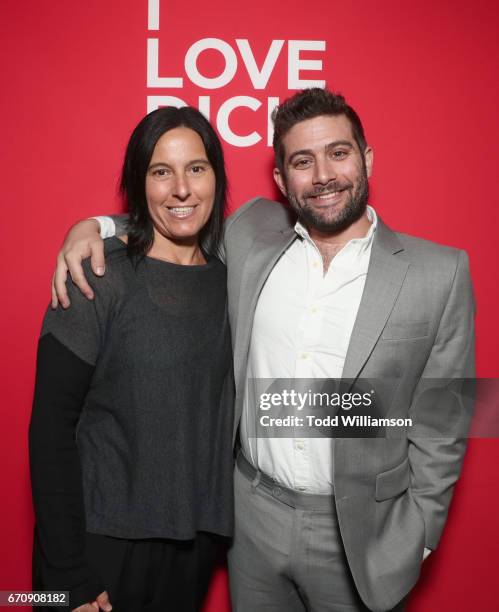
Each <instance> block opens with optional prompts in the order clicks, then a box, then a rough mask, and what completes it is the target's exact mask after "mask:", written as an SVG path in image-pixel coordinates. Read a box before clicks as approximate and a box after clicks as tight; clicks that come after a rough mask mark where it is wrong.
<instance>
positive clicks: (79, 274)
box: [66, 253, 94, 302]
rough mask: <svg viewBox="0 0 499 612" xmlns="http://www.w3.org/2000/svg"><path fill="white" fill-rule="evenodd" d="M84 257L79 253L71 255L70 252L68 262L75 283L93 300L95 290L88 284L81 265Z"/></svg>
mask: <svg viewBox="0 0 499 612" xmlns="http://www.w3.org/2000/svg"><path fill="white" fill-rule="evenodd" d="M82 259H83V258H82V257H81V256H79V255H71V254H69V253H68V255H66V263H67V266H68V270H69V273H70V274H71V279H72V281H73V283H74V284H75V285H76V286H77V287H78V289H79V290H80V291H81V292H82V293H83V295H84V296H85V297H86V298H88V299H89V300H92V299H93V297H94V292H93V291H92V287H90V285H89V284H88V282H87V279H86V277H85V273H84V272H83V267H82V265H81V262H82ZM68 302H69V300H68Z"/></svg>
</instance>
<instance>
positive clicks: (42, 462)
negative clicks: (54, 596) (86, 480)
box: [29, 333, 105, 608]
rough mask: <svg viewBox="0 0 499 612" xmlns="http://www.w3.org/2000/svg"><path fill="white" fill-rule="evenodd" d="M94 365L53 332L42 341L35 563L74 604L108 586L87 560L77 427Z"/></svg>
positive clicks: (34, 442)
mask: <svg viewBox="0 0 499 612" xmlns="http://www.w3.org/2000/svg"><path fill="white" fill-rule="evenodd" d="M93 371H94V367H93V366H91V365H89V364H88V363H85V362H84V361H83V360H82V359H80V358H79V357H78V356H77V355H75V354H74V353H73V352H71V351H70V350H69V349H67V348H66V347H65V346H64V345H63V344H61V342H59V341H58V340H57V339H56V338H55V337H54V336H53V335H52V334H50V333H49V334H46V335H44V336H42V338H41V339H40V342H39V345H38V359H37V373H36V386H35V397H34V402H33V412H32V415H31V423H30V428H29V451H30V469H31V483H32V491H33V504H34V509H35V516H36V535H35V537H36V539H37V542H36V544H37V546H36V548H37V549H38V550H37V555H36V556H37V558H36V559H35V566H36V570H37V573H38V575H39V579H40V582H41V584H40V585H37V586H39V588H43V589H47V590H54V591H56V590H62V591H70V606H71V608H76V607H78V606H80V605H82V604H84V603H87V602H90V601H94V600H95V599H96V598H97V596H98V595H99V594H100V593H102V592H103V591H104V590H105V588H104V585H103V584H102V583H101V582H100V580H99V578H98V577H97V576H94V575H92V572H91V571H90V569H89V567H88V565H87V563H86V560H85V511H84V502H83V487H82V474H81V466H80V458H79V455H78V449H77V446H76V426H77V424H78V420H79V417H80V414H81V408H82V404H83V400H84V398H85V395H86V393H87V390H88V386H89V384H90V380H91V378H92V374H93Z"/></svg>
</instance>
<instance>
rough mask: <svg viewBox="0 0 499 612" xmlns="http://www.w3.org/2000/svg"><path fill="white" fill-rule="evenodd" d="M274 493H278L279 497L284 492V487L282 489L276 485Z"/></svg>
mask: <svg viewBox="0 0 499 612" xmlns="http://www.w3.org/2000/svg"><path fill="white" fill-rule="evenodd" d="M272 493H273V494H274V495H277V497H279V495H280V494H281V493H282V489H281V488H279V487H274V488H273V489H272Z"/></svg>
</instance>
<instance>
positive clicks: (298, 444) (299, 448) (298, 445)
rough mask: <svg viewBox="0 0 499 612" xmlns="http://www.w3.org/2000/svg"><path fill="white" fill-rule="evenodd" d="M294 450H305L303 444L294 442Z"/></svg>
mask: <svg viewBox="0 0 499 612" xmlns="http://www.w3.org/2000/svg"><path fill="white" fill-rule="evenodd" d="M295 448H297V449H298V450H303V449H304V448H305V444H303V442H296V443H295Z"/></svg>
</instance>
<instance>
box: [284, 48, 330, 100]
mask: <svg viewBox="0 0 499 612" xmlns="http://www.w3.org/2000/svg"><path fill="white" fill-rule="evenodd" d="M325 50H326V41H325V40H290V41H288V88H289V89H305V88H306V87H325V86H326V81H323V80H320V79H317V80H312V79H300V70H322V60H304V59H300V51H325Z"/></svg>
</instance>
